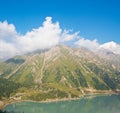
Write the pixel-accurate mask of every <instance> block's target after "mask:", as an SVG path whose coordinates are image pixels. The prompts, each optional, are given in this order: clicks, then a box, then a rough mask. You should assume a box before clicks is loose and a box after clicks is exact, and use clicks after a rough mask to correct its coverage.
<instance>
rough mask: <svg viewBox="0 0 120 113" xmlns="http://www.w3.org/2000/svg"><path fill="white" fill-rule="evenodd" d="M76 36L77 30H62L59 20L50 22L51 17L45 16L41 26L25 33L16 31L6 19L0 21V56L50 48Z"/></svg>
mask: <svg viewBox="0 0 120 113" xmlns="http://www.w3.org/2000/svg"><path fill="white" fill-rule="evenodd" d="M77 37H78V32H75V33H71V32H70V31H69V30H62V29H61V28H60V25H59V22H55V23H53V22H52V17H46V20H45V21H44V22H43V25H42V26H40V27H39V28H37V29H32V30H31V31H29V32H27V33H26V34H25V35H20V34H19V33H17V31H16V29H15V26H14V25H13V24H8V22H7V21H4V22H0V57H1V58H8V57H13V56H14V55H16V54H24V53H27V52H32V51H34V50H37V49H44V48H50V47H52V46H55V45H57V44H59V43H61V42H67V41H71V40H73V39H74V38H77Z"/></svg>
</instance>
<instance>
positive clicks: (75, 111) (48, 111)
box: [4, 95, 120, 113]
mask: <svg viewBox="0 0 120 113" xmlns="http://www.w3.org/2000/svg"><path fill="white" fill-rule="evenodd" d="M4 110H6V111H9V112H10V111H14V112H15V113H23V112H24V113H120V95H111V96H105V95H104V96H96V97H91V96H90V97H89V96H87V97H83V98H81V99H79V100H72V101H60V102H51V103H39V102H18V103H14V104H9V105H7V106H6V107H5V109H4Z"/></svg>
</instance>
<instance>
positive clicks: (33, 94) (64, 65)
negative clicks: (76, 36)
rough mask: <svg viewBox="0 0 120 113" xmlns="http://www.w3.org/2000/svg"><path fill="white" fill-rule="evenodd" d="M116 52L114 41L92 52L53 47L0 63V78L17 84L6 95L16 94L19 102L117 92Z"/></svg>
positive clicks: (119, 65)
mask: <svg viewBox="0 0 120 113" xmlns="http://www.w3.org/2000/svg"><path fill="white" fill-rule="evenodd" d="M115 48H116V49H115ZM119 51H120V46H119V45H118V44H116V43H114V42H111V43H106V44H104V45H101V47H100V49H99V50H97V51H96V52H91V51H89V50H87V49H85V48H72V47H69V46H67V45H60V46H55V47H53V48H51V49H49V50H42V51H36V52H34V53H30V54H26V55H23V56H15V57H14V58H10V59H8V60H6V61H4V62H1V63H0V78H1V79H3V78H4V79H6V81H12V82H14V83H15V84H20V87H18V89H17V90H15V91H13V92H12V93H11V92H10V96H15V95H16V94H20V96H21V98H22V99H32V100H46V99H53V98H73V97H79V96H81V95H84V94H90V93H104V92H109V91H120V52H119ZM11 86H12V84H11Z"/></svg>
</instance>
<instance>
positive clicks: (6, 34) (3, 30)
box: [0, 21, 17, 42]
mask: <svg viewBox="0 0 120 113" xmlns="http://www.w3.org/2000/svg"><path fill="white" fill-rule="evenodd" d="M16 35H17V32H16V30H15V26H14V25H13V24H8V22H7V21H4V22H0V40H5V41H6V42H11V41H13V39H14V37H15V36H16Z"/></svg>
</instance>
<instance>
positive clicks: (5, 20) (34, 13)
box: [0, 0, 120, 58]
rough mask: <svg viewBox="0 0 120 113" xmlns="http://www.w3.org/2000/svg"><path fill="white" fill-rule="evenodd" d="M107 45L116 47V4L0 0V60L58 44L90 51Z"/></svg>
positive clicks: (119, 31) (107, 0) (119, 24)
mask: <svg viewBox="0 0 120 113" xmlns="http://www.w3.org/2000/svg"><path fill="white" fill-rule="evenodd" d="M110 41H114V42H116V43H118V44H120V1H119V0H0V58H4V57H6V58H7V57H12V56H14V55H16V54H23V53H26V52H31V51H34V50H36V49H41V48H48V47H51V46H54V45H57V44H60V43H66V44H69V45H72V46H83V47H86V48H88V49H90V50H94V49H96V48H99V47H100V46H101V45H103V44H104V43H106V42H110ZM109 45H113V46H114V47H115V44H114V43H113V42H112V43H110V44H109ZM107 46H108V45H107ZM102 47H103V46H102ZM116 47H117V48H118V46H116ZM119 48H120V46H119Z"/></svg>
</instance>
